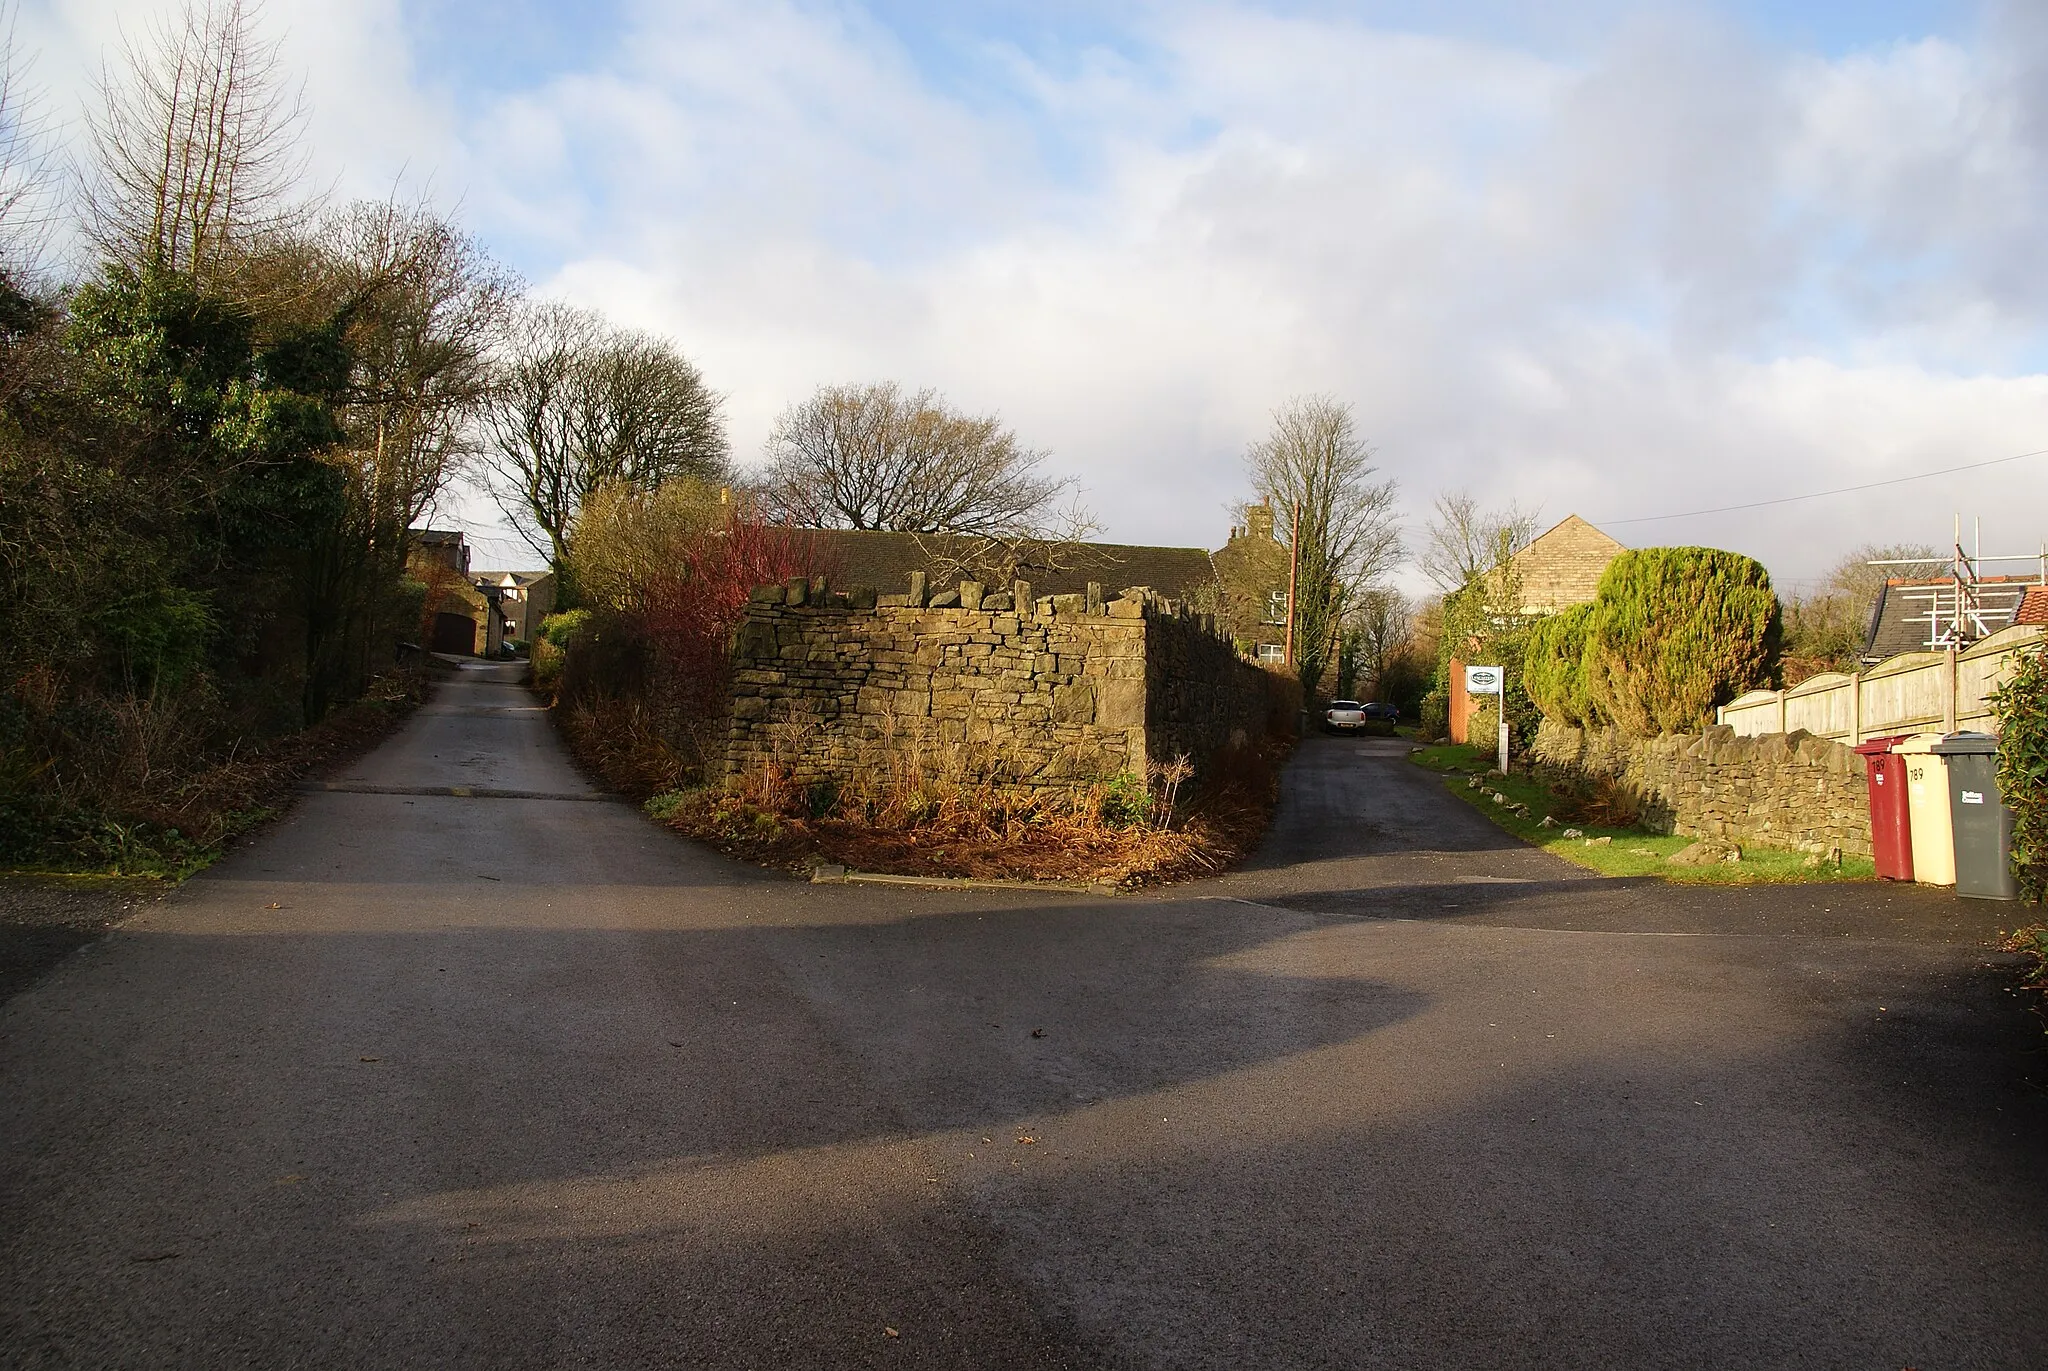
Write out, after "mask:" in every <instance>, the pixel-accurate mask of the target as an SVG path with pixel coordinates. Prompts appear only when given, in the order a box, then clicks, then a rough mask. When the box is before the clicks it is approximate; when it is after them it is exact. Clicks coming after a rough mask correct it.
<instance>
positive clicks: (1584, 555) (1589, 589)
mask: <svg viewBox="0 0 2048 1371" xmlns="http://www.w3.org/2000/svg"><path fill="white" fill-rule="evenodd" d="M1625 551H1627V549H1626V548H1625V547H1623V546H1622V545H1621V544H1620V543H1618V542H1616V541H1615V540H1614V539H1612V538H1610V537H1608V536H1607V535H1606V534H1605V533H1602V532H1601V531H1600V530H1599V529H1597V528H1595V527H1593V525H1591V524H1589V523H1587V522H1586V521H1585V520H1584V519H1581V518H1580V517H1579V516H1578V515H1576V514H1570V515H1566V516H1565V518H1564V519H1563V520H1562V521H1560V522H1559V523H1558V524H1557V525H1555V526H1554V527H1552V528H1551V529H1549V530H1548V531H1546V532H1545V533H1543V534H1542V535H1541V536H1540V537H1538V538H1537V539H1536V540H1535V541H1533V542H1531V543H1530V544H1529V546H1527V547H1525V548H1523V549H1522V550H1521V551H1520V552H1517V553H1516V554H1515V555H1514V558H1513V559H1512V561H1511V562H1510V563H1509V566H1510V567H1511V568H1512V571H1513V574H1514V575H1515V577H1516V578H1517V579H1518V580H1519V581H1520V582H1521V597H1520V599H1521V603H1520V605H1519V606H1518V611H1519V612H1520V613H1521V614H1522V616H1523V617H1525V618H1540V617H1541V616H1543V615H1546V614H1556V613H1558V612H1559V611H1560V610H1566V609H1570V608H1571V607H1572V606H1573V605H1583V604H1589V603H1591V601H1592V599H1593V596H1594V594H1595V593H1596V592H1597V591H1598V590H1599V589H1600V578H1601V577H1602V576H1604V575H1605V574H1606V573H1607V566H1608V564H1609V563H1610V562H1612V561H1613V560H1614V559H1615V558H1616V557H1618V556H1620V555H1621V554H1622V553H1623V552H1625ZM1464 666H1465V664H1464V663H1463V662H1462V661H1455V660H1454V661H1453V662H1452V663H1451V678H1450V720H1449V723H1450V733H1451V739H1452V741H1454V742H1460V743H1462V742H1465V741H1467V740H1468V737H1469V735H1470V732H1471V729H1470V724H1471V717H1472V713H1473V710H1474V707H1475V706H1474V703H1473V701H1472V699H1471V698H1470V697H1469V696H1467V695H1466V694H1465V671H1464ZM1489 717H1491V716H1489Z"/></svg>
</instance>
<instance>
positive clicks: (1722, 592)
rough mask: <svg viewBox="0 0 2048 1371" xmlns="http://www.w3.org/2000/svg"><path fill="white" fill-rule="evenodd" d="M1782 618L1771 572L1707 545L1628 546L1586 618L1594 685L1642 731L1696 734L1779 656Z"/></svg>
mask: <svg viewBox="0 0 2048 1371" xmlns="http://www.w3.org/2000/svg"><path fill="white" fill-rule="evenodd" d="M1782 635H1783V621H1782V616H1781V612H1780V610H1779V606H1778V597H1777V594H1776V592H1774V591H1773V590H1772V589H1771V577H1770V573H1769V572H1767V571H1765V570H1764V568H1763V566H1762V564H1761V563H1759V562H1757V561H1755V560H1754V559H1752V558H1749V557H1744V556H1742V555H1741V554H1740V553H1735V552H1723V551H1721V550H1720V549H1718V548H1709V547H1653V548H1642V549H1639V550H1637V551H1634V552H1624V553H1622V554H1621V555H1620V556H1618V557H1616V558H1615V559H1614V561H1613V562H1611V563H1610V564H1609V565H1608V568H1607V572H1606V574H1605V575H1603V576H1602V577H1601V578H1600V589H1599V592H1598V594H1597V595H1596V596H1595V597H1594V600H1593V606H1592V612H1591V613H1590V614H1589V615H1588V619H1587V626H1586V653H1585V673H1586V682H1585V684H1586V692H1587V694H1588V696H1589V697H1590V698H1591V700H1592V703H1593V705H1594V706H1595V707H1596V708H1597V709H1598V711H1599V712H1600V714H1601V715H1603V716H1604V717H1605V718H1607V719H1609V720H1611V721H1613V722H1614V723H1615V724H1616V725H1617V726H1618V727H1620V728H1622V729H1623V730H1625V731H1626V732H1629V733H1633V734H1636V735H1638V736H1642V737H1648V736H1652V735H1654V734H1658V733H1688V732H1693V731H1696V730H1698V729H1700V728H1703V727H1705V726H1706V725H1707V724H1710V723H1712V722H1713V714H1714V706H1716V705H1717V704H1722V703H1725V702H1727V701H1729V700H1732V699H1734V698H1735V697H1736V696H1737V695H1740V694H1742V693H1743V692H1744V691H1746V690H1753V689H1756V688H1757V687H1758V686H1761V685H1764V684H1766V683H1767V682H1768V681H1769V680H1770V679H1771V673H1772V671H1773V669H1774V668H1775V667H1776V665H1777V658H1778V650H1779V645H1780V641H1781V638H1782Z"/></svg>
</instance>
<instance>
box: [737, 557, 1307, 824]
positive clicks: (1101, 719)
mask: <svg viewBox="0 0 2048 1371" xmlns="http://www.w3.org/2000/svg"><path fill="white" fill-rule="evenodd" d="M1264 675H1265V673H1263V672H1262V671H1261V670H1260V669H1259V668H1257V667H1255V666H1252V665H1250V664H1249V663H1246V662H1244V661H1242V660H1241V659H1239V658H1238V656H1237V655H1236V653H1235V651H1233V650H1232V648H1231V645H1230V644H1229V642H1228V641H1226V640H1224V639H1222V638H1220V637H1218V636H1217V635H1216V633H1215V630H1214V626H1213V624H1212V623H1210V622H1209V620H1208V619H1207V617H1206V616H1199V615H1193V614H1188V613H1184V612H1182V610H1181V608H1180V607H1179V606H1177V605H1175V604H1173V603H1171V602H1167V601H1163V600H1160V599H1159V598H1158V597H1156V596H1153V595H1151V594H1150V593H1149V592H1148V591H1146V590H1144V589H1143V588H1142V587H1134V588H1133V589H1131V590H1128V591H1125V592H1123V593H1122V594H1120V595H1118V596H1116V597H1115V598H1109V597H1106V596H1105V595H1104V594H1103V593H1102V592H1101V590H1100V588H1099V587H1090V589H1089V591H1088V593H1087V594H1085V595H1061V596H1047V597H1034V596H1033V595H1032V594H1031V590H1030V587H1029V585H1028V584H1026V583H1023V582H1018V583H1016V584H1015V585H1014V586H1012V587H1011V588H1009V589H1007V590H1003V591H994V592H992V591H990V590H989V589H988V588H987V587H986V586H983V585H980V584H977V583H975V582H971V581H970V582H965V583H963V584H962V585H961V586H960V587H959V588H957V589H949V590H946V591H942V592H940V593H938V594H936V595H933V594H929V593H928V592H927V588H926V587H925V585H924V584H923V577H922V576H913V577H912V578H911V588H910V592H909V593H908V594H906V595H889V596H878V595H876V594H875V593H874V592H873V591H872V590H867V589H855V590H853V591H850V592H847V593H843V594H842V593H835V592H832V591H831V590H830V589H829V588H828V587H827V586H826V585H825V584H824V583H823V582H814V583H806V582H802V581H792V582H790V583H789V584H788V585H786V586H769V587H764V588H763V589H761V590H759V591H756V592H755V594H754V598H753V601H752V602H751V603H750V604H749V605H748V607H747V613H746V618H745V620H744V621H743V622H742V623H741V625H740V627H739V629H738V631H737V633H736V634H735V635H734V641H733V701H732V720H731V724H730V729H729V733H728V737H727V747H726V758H725V762H726V768H727V773H728V774H745V773H747V772H749V771H752V770H754V769H756V768H759V767H761V766H763V765H764V764H773V765H776V766H778V767H780V768H783V769H785V770H787V771H788V773H789V774H790V775H791V776H792V778H793V779H795V780H796V781H797V782H799V783H802V784H810V783H814V782H820V781H832V782H837V783H844V782H846V781H847V780H849V779H850V778H852V777H854V776H855V775H857V774H858V773H859V772H861V771H862V770H863V769H868V768H874V767H877V766H886V765H891V764H895V763H898V762H903V761H908V760H914V761H915V762H916V763H917V764H919V765H921V766H924V767H925V768H927V769H929V770H943V771H946V772H950V773H953V774H963V775H971V776H974V777H976V778H986V779H989V780H993V781H998V782H1000V783H1003V784H1006V785H1017V786H1024V787H1031V788H1038V787H1071V786H1076V785H1081V784H1087V783H1090V782H1093V781H1095V780H1097V779H1100V778H1103V777H1107V776H1112V775H1115V774H1117V773H1118V772H1124V771H1129V772H1133V773H1136V774H1138V775H1144V774H1145V771H1146V767H1147V764H1148V763H1163V762H1166V761H1169V760H1171V758H1172V757H1174V756H1176V755H1179V754H1180V753H1187V754H1189V755H1190V757H1191V758H1192V760H1193V761H1194V763H1195V765H1196V767H1197V769H1198V774H1199V771H1200V769H1201V768H1202V767H1203V766H1204V765H1205V764H1206V763H1207V762H1208V761H1209V760H1210V759H1211V758H1212V757H1213V756H1214V755H1215V754H1216V753H1217V752H1218V751H1220V750H1221V749H1222V748H1223V747H1224V746H1227V745H1228V744H1229V743H1231V742H1232V741H1241V740H1245V739H1248V738H1251V737H1253V736H1254V735H1256V734H1258V733H1261V732H1262V731H1263V729H1264V727H1265V724H1266V716H1267V713H1268V708H1267V690H1266V686H1265V682H1264Z"/></svg>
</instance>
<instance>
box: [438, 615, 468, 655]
mask: <svg viewBox="0 0 2048 1371" xmlns="http://www.w3.org/2000/svg"><path fill="white" fill-rule="evenodd" d="M434 651H436V652H452V653H459V654H460V655H462V656H464V657H474V656H476V620H474V619H472V618H470V617H469V616H468V615H466V614H436V615H435V616H434Z"/></svg>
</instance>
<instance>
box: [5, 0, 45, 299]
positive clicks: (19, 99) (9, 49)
mask: <svg viewBox="0 0 2048 1371" xmlns="http://www.w3.org/2000/svg"><path fill="white" fill-rule="evenodd" d="M18 13H19V11H18V8H17V6H16V5H15V4H14V3H13V0H4V3H0V274H4V275H5V277H6V278H7V280H8V281H9V282H10V283H11V284H13V285H14V286H15V287H16V288H17V289H20V290H24V291H25V290H27V289H28V283H29V280H30V278H31V277H33V276H35V275H36V274H37V264H38V263H39V262H40V261H41V259H42V255H43V251H44V248H45V246H46V245H47V242H48V239H49V234H50V230H51V228H52V227H53V226H54V225H55V223H56V218H57V205H56V198H57V197H56V187H57V180H58V177H57V173H56V167H57V161H56V154H55V152H54V150H53V149H54V141H53V137H52V133H51V129H50V124H49V119H48V116H47V113H46V106H45V105H44V102H43V93H42V91H41V90H39V89H37V88H35V87H32V86H30V85H29V83H28V71H29V65H30V64H29V60H28V59H26V58H24V57H23V56H22V54H21V49H20V47H19V46H18V44H17V42H16V38H15V21H16V18H17V16H18Z"/></svg>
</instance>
